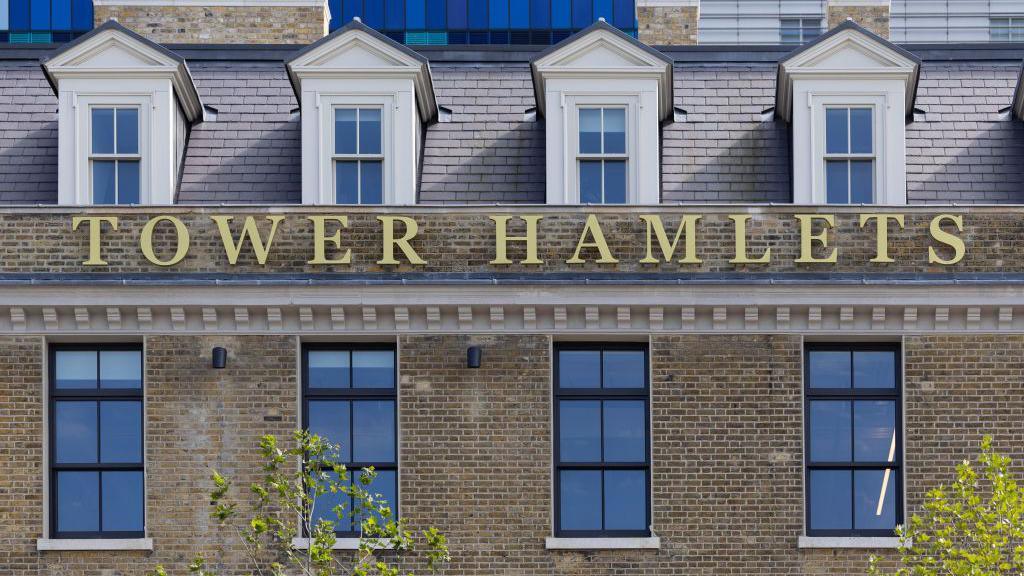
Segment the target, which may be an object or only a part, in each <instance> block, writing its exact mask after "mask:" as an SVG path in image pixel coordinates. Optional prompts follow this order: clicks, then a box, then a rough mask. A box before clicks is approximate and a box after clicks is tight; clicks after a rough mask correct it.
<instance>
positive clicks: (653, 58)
mask: <svg viewBox="0 0 1024 576" xmlns="http://www.w3.org/2000/svg"><path fill="white" fill-rule="evenodd" d="M532 68H533V78H534V80H533V81H534V87H535V89H536V92H537V104H538V108H539V110H540V112H541V113H542V114H543V113H544V111H545V104H544V98H543V97H542V94H544V93H545V90H546V84H547V81H548V80H550V79H553V78H583V79H586V78H589V79H594V80H601V79H627V80H628V79H639V78H649V79H653V80H655V81H656V82H657V90H658V92H659V107H658V108H659V110H658V113H659V117H660V118H665V117H667V116H668V114H669V113H670V112H671V110H672V61H671V60H670V59H668V58H667V57H666V56H664V55H663V54H661V53H660V52H657V51H656V50H654V49H653V48H650V47H648V46H645V45H643V44H641V43H640V42H637V41H636V40H635V39H633V38H631V37H629V36H626V35H625V34H623V33H622V32H621V31H619V30H617V29H615V28H613V27H612V26H609V25H608V24H605V23H604V22H599V23H597V24H594V25H593V26H591V27H590V28H589V29H587V30H585V31H583V32H581V33H579V34H577V35H576V36H575V37H572V38H570V39H568V40H566V41H564V42H562V43H560V44H556V45H555V46H553V47H551V48H549V49H548V50H547V51H545V52H542V53H541V54H540V55H539V56H537V57H536V58H535V59H534V60H533V62H532Z"/></svg>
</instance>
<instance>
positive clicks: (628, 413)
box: [604, 400, 647, 462]
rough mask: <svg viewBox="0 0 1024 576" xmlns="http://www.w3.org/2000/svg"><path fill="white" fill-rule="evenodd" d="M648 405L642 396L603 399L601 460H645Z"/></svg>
mask: <svg viewBox="0 0 1024 576" xmlns="http://www.w3.org/2000/svg"><path fill="white" fill-rule="evenodd" d="M646 414H647V405H646V402H644V401H643V400H607V401H605V403H604V461H605V462H644V461H645V460H646V458H645V453H646V442H645V440H646V438H647V434H646V433H645V424H646V418H645V416H646Z"/></svg>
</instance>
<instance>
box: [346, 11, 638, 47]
mask: <svg viewBox="0 0 1024 576" xmlns="http://www.w3.org/2000/svg"><path fill="white" fill-rule="evenodd" d="M635 4H636V3H635V0H329V2H328V5H329V7H330V9H331V16H332V18H331V30H334V29H336V28H339V27H341V26H343V25H344V24H345V23H346V22H349V21H351V20H352V18H354V17H356V16H359V17H360V18H362V20H363V22H364V23H365V24H367V25H368V26H370V27H372V28H375V29H377V30H380V31H381V32H383V33H384V34H386V35H388V36H390V37H391V38H393V39H395V40H397V41H399V42H404V43H405V44H410V45H424V44H436V45H445V44H553V43H556V42H558V41H560V40H562V39H564V38H566V37H568V36H569V35H571V34H572V33H573V32H575V31H577V30H581V29H583V28H586V27H587V26H589V25H590V24H592V23H593V22H595V21H596V20H597V19H598V18H604V19H605V21H607V22H608V23H610V24H612V25H614V26H616V27H618V28H620V29H622V30H623V31H625V32H627V33H629V34H633V35H635V34H636V9H635Z"/></svg>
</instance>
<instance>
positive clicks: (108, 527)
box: [49, 345, 145, 538]
mask: <svg viewBox="0 0 1024 576" xmlns="http://www.w3.org/2000/svg"><path fill="white" fill-rule="evenodd" d="M49 355H50V358H49V361H50V366H49V376H50V385H49V396H50V398H49V421H50V425H49V434H50V526H51V530H50V531H51V535H52V537H54V538H140V537H142V536H143V535H144V532H145V528H144V524H143V523H144V518H145V478H144V465H143V405H142V402H143V378H142V347H141V346H137V345H105V346H53V347H51V348H50V352H49Z"/></svg>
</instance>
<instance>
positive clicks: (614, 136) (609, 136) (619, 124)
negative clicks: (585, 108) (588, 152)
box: [604, 108, 626, 154]
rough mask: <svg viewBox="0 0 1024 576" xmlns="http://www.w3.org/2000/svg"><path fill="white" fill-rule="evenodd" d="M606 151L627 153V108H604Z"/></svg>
mask: <svg viewBox="0 0 1024 576" xmlns="http://www.w3.org/2000/svg"><path fill="white" fill-rule="evenodd" d="M604 153H605V154H625V153H626V110H625V109H624V108H605V110H604Z"/></svg>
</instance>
